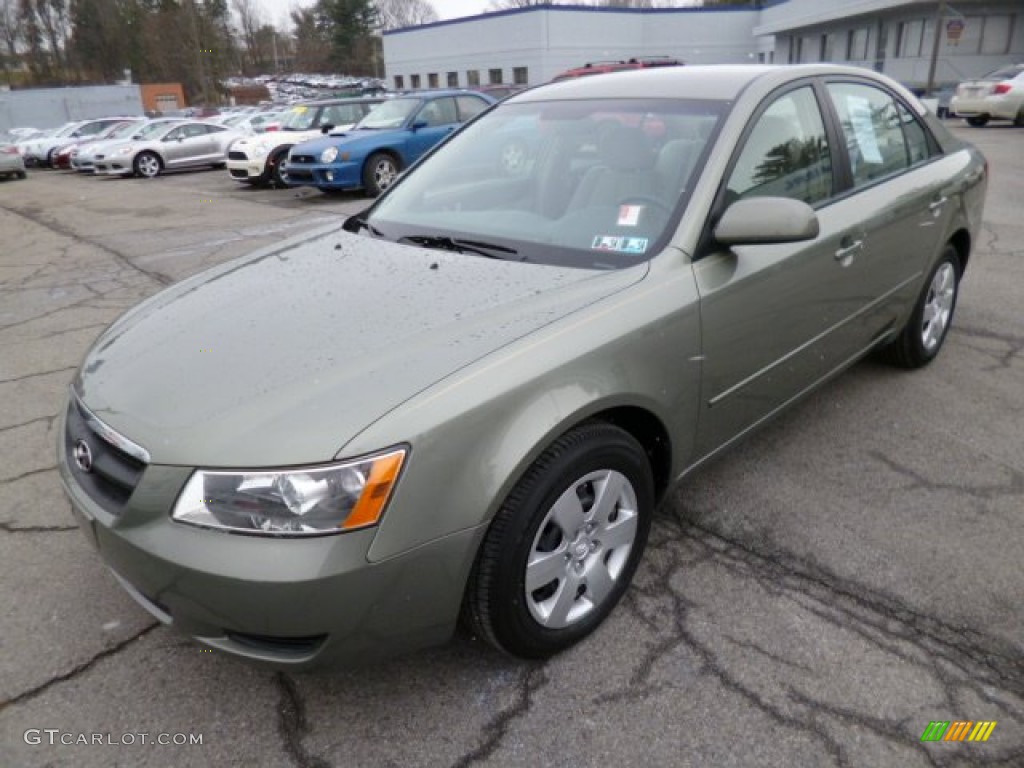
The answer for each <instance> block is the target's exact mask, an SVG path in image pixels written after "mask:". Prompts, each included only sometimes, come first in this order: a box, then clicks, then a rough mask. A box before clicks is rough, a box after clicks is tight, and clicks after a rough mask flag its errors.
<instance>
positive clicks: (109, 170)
mask: <svg viewBox="0 0 1024 768" xmlns="http://www.w3.org/2000/svg"><path fill="white" fill-rule="evenodd" d="M92 168H93V173H95V174H96V175H97V176H130V175H132V174H133V173H135V169H134V168H133V167H132V156H131V155H124V156H123V157H104V158H102V159H99V160H96V161H95V162H94V163H93V167H92Z"/></svg>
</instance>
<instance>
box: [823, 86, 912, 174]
mask: <svg viewBox="0 0 1024 768" xmlns="http://www.w3.org/2000/svg"><path fill="white" fill-rule="evenodd" d="M828 92H829V96H830V97H831V98H832V103H833V104H835V108H836V112H837V113H838V115H839V122H840V124H841V126H842V130H843V135H844V136H845V138H846V150H847V153H848V156H849V158H850V169H851V171H852V172H853V183H854V186H858V187H860V186H865V185H867V184H871V183H872V182H874V181H875V180H877V179H880V178H883V177H885V176H891V175H892V174H894V173H899V172H900V171H902V170H904V169H905V168H907V167H909V166H910V165H911V153H912V152H913V153H915V154H916V155H920V154H921V152H924V153H925V155H924V157H927V151H928V148H927V140H926V139H925V137H924V136H923V134H922V133H918V134H916V136H915V134H914V128H910V130H909V131H908V134H910V135H909V141H908V137H906V136H904V123H903V116H902V115H901V114H900V111H899V108H898V107H897V104H896V102H895V100H894V99H893V98H892V97H891V96H890V95H889V94H888V93H886V92H885V91H882V90H880V89H878V88H874V87H872V86H869V85H859V84H855V83H829V85H828ZM904 113H906V111H905V110H904ZM907 116H908V117H909V115H907ZM911 121H912V122H913V118H911ZM914 125H915V126H916V127H917V128H918V129H920V126H919V125H916V123H914ZM922 130H923V129H922ZM915 141H916V147H915V148H910V147H908V143H913V142H915ZM922 142H923V146H922ZM915 162H916V161H915Z"/></svg>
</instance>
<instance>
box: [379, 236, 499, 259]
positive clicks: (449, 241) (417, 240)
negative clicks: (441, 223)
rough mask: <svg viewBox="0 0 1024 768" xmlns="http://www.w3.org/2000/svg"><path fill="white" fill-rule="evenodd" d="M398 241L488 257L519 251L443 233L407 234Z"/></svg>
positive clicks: (495, 257)
mask: <svg viewBox="0 0 1024 768" xmlns="http://www.w3.org/2000/svg"><path fill="white" fill-rule="evenodd" d="M398 242H400V243H413V244H415V245H419V246H422V247H424V248H434V249H435V250H438V251H454V252H455V253H475V254H478V255H480V256H486V257H487V258H489V259H500V258H503V257H502V256H499V255H498V254H499V253H504V254H508V255H509V256H515V255H516V254H517V253H519V251H517V250H516V249H515V248H507V247H505V246H504V245H497V244H496V243H484V242H481V241H479V240H461V239H459V238H454V237H447V236H445V235H409V236H408V237H403V238H402V239H400V240H399V241H398Z"/></svg>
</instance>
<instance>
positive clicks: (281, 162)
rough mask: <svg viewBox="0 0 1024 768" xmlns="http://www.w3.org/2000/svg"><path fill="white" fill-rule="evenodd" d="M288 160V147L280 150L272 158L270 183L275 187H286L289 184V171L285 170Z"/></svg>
mask: <svg viewBox="0 0 1024 768" xmlns="http://www.w3.org/2000/svg"><path fill="white" fill-rule="evenodd" d="M287 160H288V150H287V149H285V150H284V151H283V152H278V153H277V154H276V155H274V156H273V157H272V158H271V160H270V183H271V185H273V187H274V188H275V189H285V188H286V187H287V186H288V173H287V171H285V163H286V161H287Z"/></svg>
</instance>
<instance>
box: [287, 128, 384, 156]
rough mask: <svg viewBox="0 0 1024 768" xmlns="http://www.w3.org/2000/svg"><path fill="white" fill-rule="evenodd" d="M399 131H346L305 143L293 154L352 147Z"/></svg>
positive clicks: (364, 129)
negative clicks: (329, 148)
mask: <svg viewBox="0 0 1024 768" xmlns="http://www.w3.org/2000/svg"><path fill="white" fill-rule="evenodd" d="M398 132H399V131H397V130H381V131H378V130H375V129H370V128H363V129H355V128H353V129H352V130H351V131H344V132H340V133H329V134H327V135H326V136H324V137H322V138H318V139H313V140H311V141H306V142H303V143H302V144H300V145H298V146H296V147H295V149H294V150H292V151H293V152H309V153H310V154H314V155H315V154H317V153H319V152H323V151H324V150H325V149H327V148H328V147H340V146H342V145H344V146H352V145H353V144H357V143H359V142H360V141H363V140H365V139H379V138H382V137H387V136H391V135H393V134H395V133H398Z"/></svg>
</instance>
